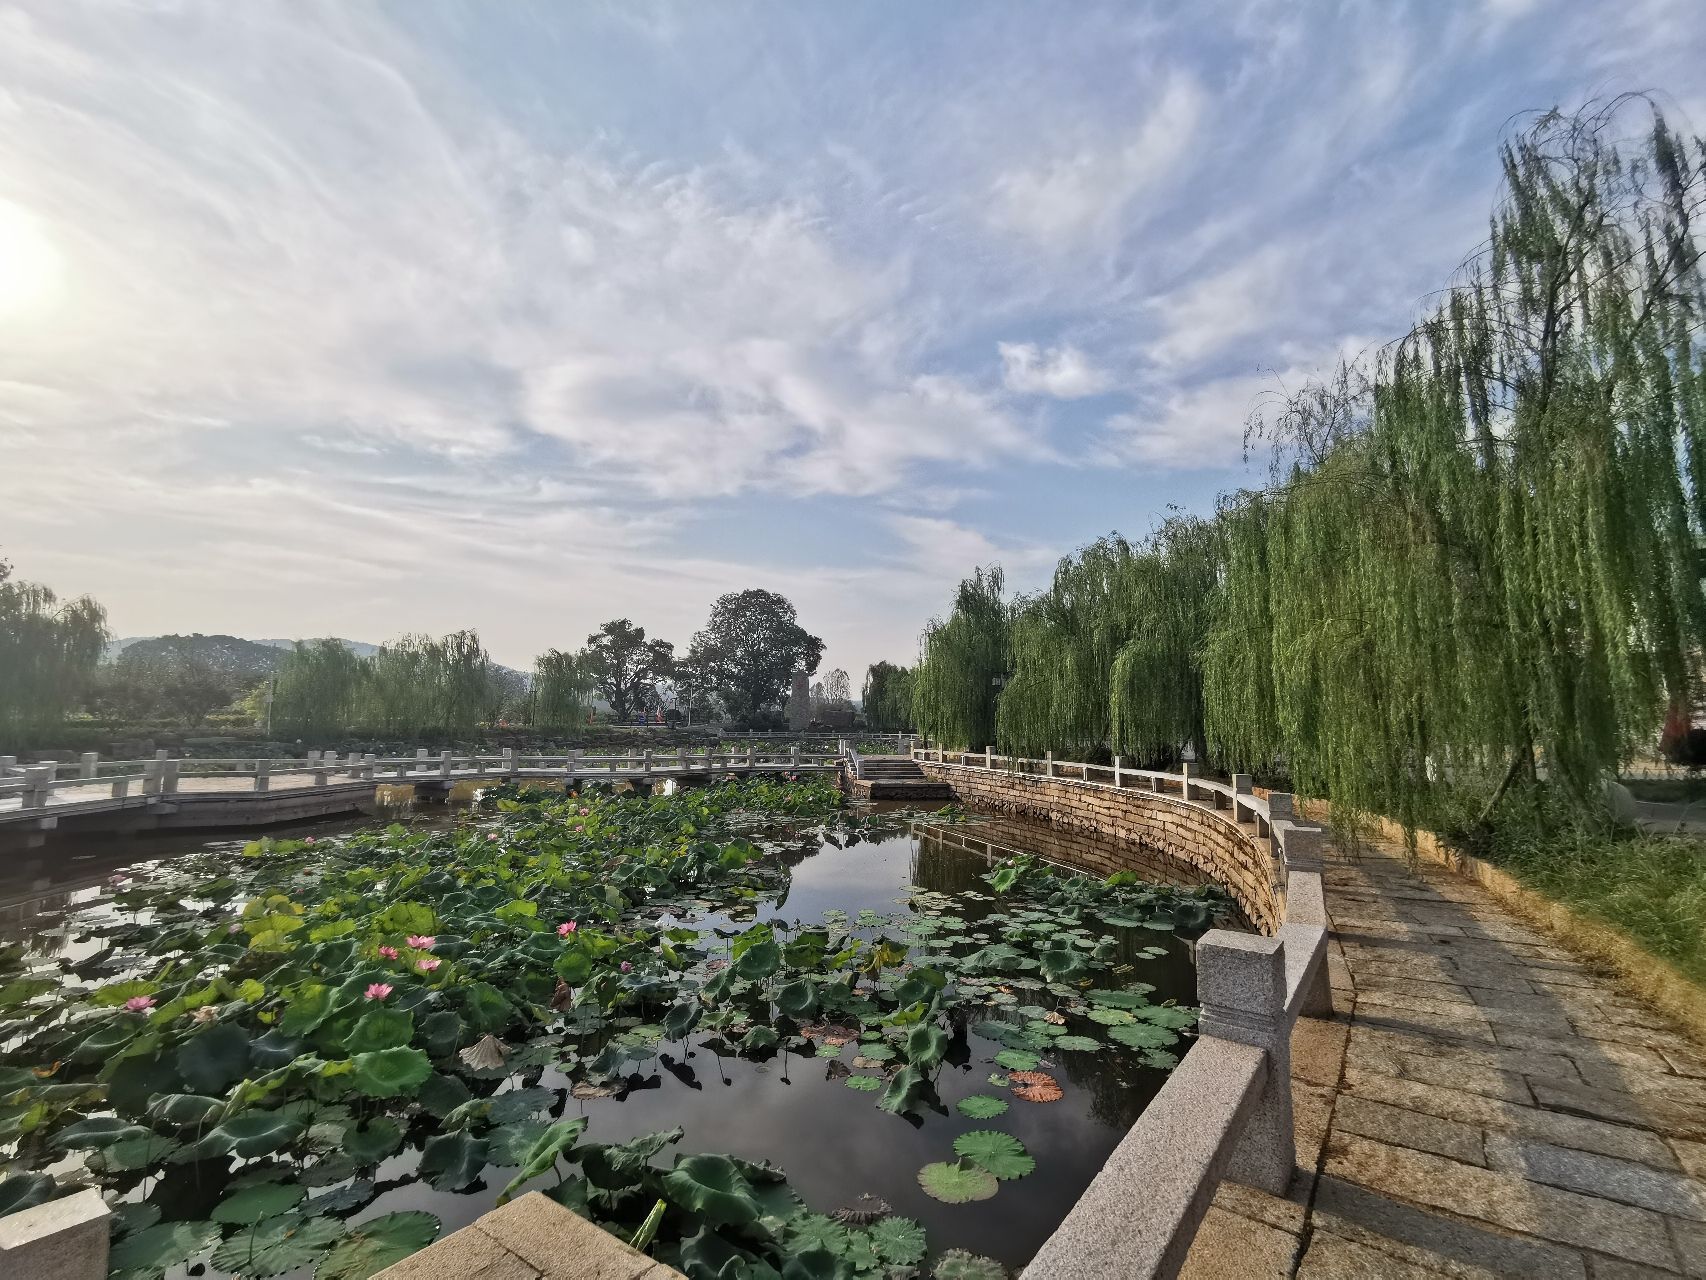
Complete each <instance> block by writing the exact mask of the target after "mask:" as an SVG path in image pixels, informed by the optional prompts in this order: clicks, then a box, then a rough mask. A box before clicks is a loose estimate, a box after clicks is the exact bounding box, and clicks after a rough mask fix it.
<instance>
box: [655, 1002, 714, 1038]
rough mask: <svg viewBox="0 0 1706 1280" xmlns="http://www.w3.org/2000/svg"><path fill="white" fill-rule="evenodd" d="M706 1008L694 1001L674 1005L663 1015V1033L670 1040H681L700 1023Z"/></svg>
mask: <svg viewBox="0 0 1706 1280" xmlns="http://www.w3.org/2000/svg"><path fill="white" fill-rule="evenodd" d="M703 1013H704V1009H703V1007H702V1006H700V1005H699V1004H697V1003H694V1002H692V1001H684V1002H683V1003H681V1004H677V1005H672V1006H671V1007H670V1010H669V1012H668V1013H666V1014H664V1016H663V1033H664V1035H665V1037H666V1038H668V1039H670V1040H680V1039H681V1038H682V1037H684V1036H685V1035H686V1034H687V1033H688V1032H689V1031H691V1030H693V1028H694V1027H696V1026H697V1025H698V1024H699V1018H700V1016H701V1015H702V1014H703Z"/></svg>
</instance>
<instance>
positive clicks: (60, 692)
mask: <svg viewBox="0 0 1706 1280" xmlns="http://www.w3.org/2000/svg"><path fill="white" fill-rule="evenodd" d="M110 638H111V637H110V636H109V635H108V632H107V615H106V610H104V609H102V608H101V606H100V605H98V604H96V603H95V601H93V600H91V599H90V598H89V597H88V596H82V597H79V598H78V599H76V600H68V601H65V602H64V603H63V604H62V603H61V602H60V601H59V598H58V597H57V596H55V595H54V593H53V592H52V591H50V590H49V589H48V588H46V587H44V586H42V585H41V584H39V583H35V582H21V581H16V580H14V579H13V578H12V566H11V565H10V564H8V563H7V562H6V561H4V560H0V732H6V733H14V734H15V733H23V732H27V731H30V730H35V729H43V728H48V727H51V726H54V725H57V724H58V723H59V722H60V721H62V720H63V719H64V718H65V716H66V714H67V713H68V712H69V711H70V710H71V709H72V708H73V707H74V706H75V705H77V699H78V698H79V697H80V696H81V694H82V693H83V691H84V689H85V688H87V687H88V685H89V683H90V681H91V680H92V678H93V676H94V673H95V666H96V664H97V663H99V662H100V660H101V655H102V654H103V653H104V652H105V651H106V645H107V641H108V640H109V639H110Z"/></svg>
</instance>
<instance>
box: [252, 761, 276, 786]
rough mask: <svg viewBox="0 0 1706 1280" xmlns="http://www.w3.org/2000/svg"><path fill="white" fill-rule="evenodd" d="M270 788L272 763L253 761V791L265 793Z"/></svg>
mask: <svg viewBox="0 0 1706 1280" xmlns="http://www.w3.org/2000/svg"><path fill="white" fill-rule="evenodd" d="M271 787H272V761H271V760H257V761H255V790H256V791H266V790H269V789H270V788H271Z"/></svg>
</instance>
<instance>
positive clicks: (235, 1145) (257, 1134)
mask: <svg viewBox="0 0 1706 1280" xmlns="http://www.w3.org/2000/svg"><path fill="white" fill-rule="evenodd" d="M305 1127H306V1125H305V1123H304V1121H303V1119H302V1117H301V1116H299V1115H297V1114H296V1113H294V1112H289V1111H262V1110H258V1109H257V1110H254V1111H245V1112H243V1113H242V1114H241V1115H235V1116H232V1117H231V1118H230V1119H229V1120H227V1121H225V1122H224V1123H223V1124H221V1125H220V1126H219V1127H218V1128H216V1129H214V1130H213V1131H212V1132H211V1133H210V1134H208V1139H210V1140H211V1142H212V1144H213V1145H215V1146H217V1147H223V1148H224V1149H225V1150H227V1151H230V1152H232V1153H233V1154H235V1155H239V1156H242V1157H243V1158H244V1159H245V1160H247V1159H251V1158H253V1157H255V1156H264V1155H268V1154H270V1153H271V1152H274V1151H277V1150H279V1149H281V1148H283V1147H287V1146H289V1145H290V1144H291V1143H292V1142H295V1141H296V1139H297V1138H298V1137H299V1136H300V1135H301V1133H302V1130H303V1129H304V1128H305Z"/></svg>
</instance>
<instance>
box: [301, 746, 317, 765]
mask: <svg viewBox="0 0 1706 1280" xmlns="http://www.w3.org/2000/svg"><path fill="white" fill-rule="evenodd" d="M303 763H304V764H319V763H320V752H319V750H318V749H314V750H311V751H309V752H308V758H307V759H306V760H305V761H303Z"/></svg>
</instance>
